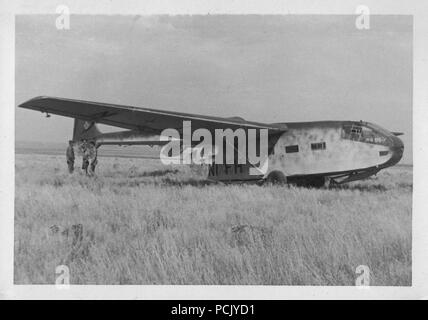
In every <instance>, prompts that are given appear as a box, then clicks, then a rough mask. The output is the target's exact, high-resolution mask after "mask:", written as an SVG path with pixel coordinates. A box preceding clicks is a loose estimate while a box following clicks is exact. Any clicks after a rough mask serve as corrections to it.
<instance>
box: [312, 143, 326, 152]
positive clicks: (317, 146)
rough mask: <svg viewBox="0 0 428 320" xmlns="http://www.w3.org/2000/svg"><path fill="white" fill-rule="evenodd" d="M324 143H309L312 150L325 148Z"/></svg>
mask: <svg viewBox="0 0 428 320" xmlns="http://www.w3.org/2000/svg"><path fill="white" fill-rule="evenodd" d="M325 148H326V144H325V142H318V143H311V149H312V150H325Z"/></svg>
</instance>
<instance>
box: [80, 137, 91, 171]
mask: <svg viewBox="0 0 428 320" xmlns="http://www.w3.org/2000/svg"><path fill="white" fill-rule="evenodd" d="M80 152H81V153H82V170H83V171H84V172H85V173H86V174H88V166H89V154H88V144H87V142H86V140H85V139H83V140H82V143H81V144H80Z"/></svg>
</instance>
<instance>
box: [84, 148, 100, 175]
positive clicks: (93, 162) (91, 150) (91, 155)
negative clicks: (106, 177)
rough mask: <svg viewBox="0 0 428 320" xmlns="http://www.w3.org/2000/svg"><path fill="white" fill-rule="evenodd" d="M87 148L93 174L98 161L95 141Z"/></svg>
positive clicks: (90, 170) (91, 173)
mask: <svg viewBox="0 0 428 320" xmlns="http://www.w3.org/2000/svg"><path fill="white" fill-rule="evenodd" d="M87 150H88V160H90V168H89V175H91V176H92V175H93V174H94V173H95V167H96V165H97V163H98V160H97V148H96V146H95V143H94V142H93V141H91V142H90V143H89V147H88V148H87Z"/></svg>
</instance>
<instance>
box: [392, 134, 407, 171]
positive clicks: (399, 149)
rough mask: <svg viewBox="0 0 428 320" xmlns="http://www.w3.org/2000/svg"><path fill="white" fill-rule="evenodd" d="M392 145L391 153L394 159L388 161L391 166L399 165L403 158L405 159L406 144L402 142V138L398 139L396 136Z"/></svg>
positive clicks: (393, 137)
mask: <svg viewBox="0 0 428 320" xmlns="http://www.w3.org/2000/svg"><path fill="white" fill-rule="evenodd" d="M391 140H392V145H391V153H392V157H391V159H390V160H389V161H388V162H389V163H388V164H389V165H390V166H393V165H395V164H397V163H398V162H399V161H400V160H401V158H402V157H403V151H404V144H403V141H401V139H400V138H397V137H396V136H392V137H391Z"/></svg>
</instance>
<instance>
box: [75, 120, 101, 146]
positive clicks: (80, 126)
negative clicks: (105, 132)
mask: <svg viewBox="0 0 428 320" xmlns="http://www.w3.org/2000/svg"><path fill="white" fill-rule="evenodd" d="M100 134H101V132H100V131H99V130H98V128H97V125H96V124H95V122H94V121H86V120H81V119H74V129H73V141H75V142H77V141H80V140H83V139H85V140H93V139H94V138H96V137H97V136H98V135H100Z"/></svg>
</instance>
